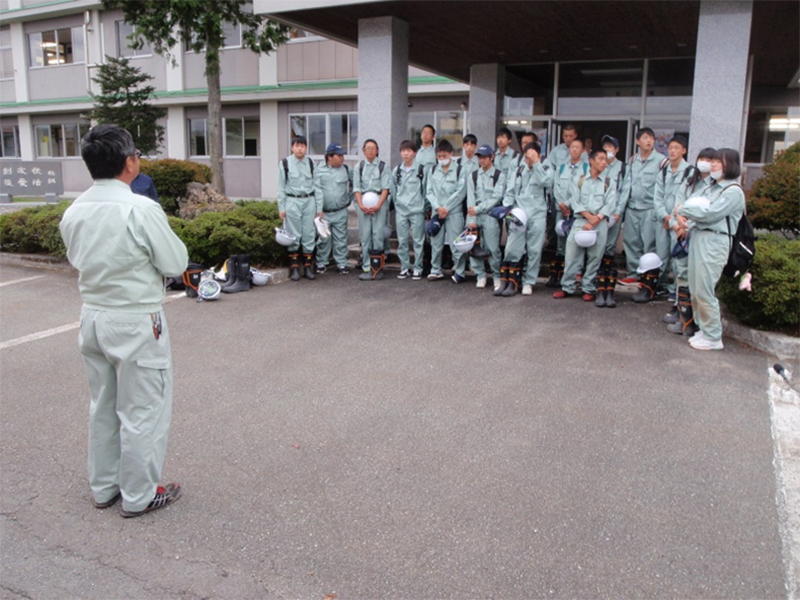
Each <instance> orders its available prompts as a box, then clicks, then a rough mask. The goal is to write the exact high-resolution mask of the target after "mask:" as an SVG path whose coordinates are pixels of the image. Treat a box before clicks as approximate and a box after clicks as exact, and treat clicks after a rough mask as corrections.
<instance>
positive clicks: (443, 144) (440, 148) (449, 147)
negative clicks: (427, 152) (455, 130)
mask: <svg viewBox="0 0 800 600" xmlns="http://www.w3.org/2000/svg"><path fill="white" fill-rule="evenodd" d="M452 151H453V144H451V143H450V142H449V141H447V140H440V141H439V143H438V144H436V153H437V154H438V153H439V152H452Z"/></svg>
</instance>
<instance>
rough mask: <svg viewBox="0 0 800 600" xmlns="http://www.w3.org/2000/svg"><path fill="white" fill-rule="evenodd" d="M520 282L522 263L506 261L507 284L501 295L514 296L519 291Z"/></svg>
mask: <svg viewBox="0 0 800 600" xmlns="http://www.w3.org/2000/svg"><path fill="white" fill-rule="evenodd" d="M521 283H522V263H521V262H512V263H508V285H506V288H505V289H504V290H503V296H514V295H516V293H517V292H518V291H519V286H520V284H521Z"/></svg>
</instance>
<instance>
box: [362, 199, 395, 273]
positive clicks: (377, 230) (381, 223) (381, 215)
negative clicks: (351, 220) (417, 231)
mask: <svg viewBox="0 0 800 600" xmlns="http://www.w3.org/2000/svg"><path fill="white" fill-rule="evenodd" d="M356 210H357V211H358V232H359V235H360V236H361V264H362V269H363V270H364V272H365V273H369V252H370V250H371V249H374V250H375V252H383V251H384V248H383V245H384V242H385V240H386V215H387V214H388V213H389V202H388V201H386V202H384V203H383V206H381V208H380V210H379V211H378V212H376V213H374V214H371V215H366V214H364V211H362V210H361V209H360V208H358V209H356Z"/></svg>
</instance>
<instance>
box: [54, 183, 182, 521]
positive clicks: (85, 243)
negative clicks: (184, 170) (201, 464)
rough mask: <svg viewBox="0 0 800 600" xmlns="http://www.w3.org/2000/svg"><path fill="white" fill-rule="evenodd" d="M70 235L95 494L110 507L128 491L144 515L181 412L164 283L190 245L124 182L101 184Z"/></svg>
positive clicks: (85, 199) (72, 212)
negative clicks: (176, 408) (176, 405)
mask: <svg viewBox="0 0 800 600" xmlns="http://www.w3.org/2000/svg"><path fill="white" fill-rule="evenodd" d="M60 229H61V237H62V238H63V239H64V244H65V245H66V247H67V257H68V258H69V262H70V263H71V264H72V266H74V267H75V268H76V269H77V270H78V272H79V273H80V276H79V278H78V287H79V288H80V292H81V298H82V299H83V308H82V309H81V328H80V335H79V336H78V341H79V345H80V349H81V354H82V355H83V361H84V364H85V366H86V373H87V375H88V379H89V390H90V393H91V404H90V408H89V460H88V466H89V483H90V485H91V488H92V494H93V495H94V499H95V501H96V502H108V501H109V500H111V499H112V498H114V497H115V496H116V495H117V493H119V492H121V493H122V507H123V508H124V509H125V510H126V511H131V512H140V511H143V510H144V509H145V508H147V505H148V504H149V503H150V502H151V501H152V500H153V498H154V497H155V494H156V487H157V486H158V482H159V480H160V479H161V469H162V467H163V465H164V456H165V454H166V449H167V438H168V436H169V425H170V419H171V416H172V359H171V351H170V343H169V329H168V327H167V321H166V317H165V315H164V312H163V310H162V309H161V304H162V302H163V301H164V295H165V291H164V278H165V277H178V276H179V275H181V274H182V273H183V272H184V271H185V270H186V265H187V263H188V257H187V254H186V247H185V246H184V245H183V242H181V240H180V239H179V238H178V237H177V236H176V235H175V234H174V233H173V232H172V229H170V226H169V223H168V222H167V217H166V215H164V211H163V210H162V209H161V206H160V205H159V204H158V203H156V202H153V201H152V200H150V198H146V197H144V196H139V195H137V194H134V193H133V192H131V189H130V187H129V186H128V185H127V184H125V183H124V182H122V181H120V180H118V179H100V180H97V181H95V182H94V185H93V186H92V187H91V188H89V189H88V190H87V191H86V192H84V193H83V194H82V195H81V196H79V197H78V199H77V200H75V201H74V202H73V203H72V206H70V207H69V208H68V209H67V211H66V212H65V213H64V217H63V218H62V220H61V225H60ZM158 323H160V326H161V333H160V334H158V335H156V332H154V327H155V325H156V324H158Z"/></svg>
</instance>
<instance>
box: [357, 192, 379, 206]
mask: <svg viewBox="0 0 800 600" xmlns="http://www.w3.org/2000/svg"><path fill="white" fill-rule="evenodd" d="M380 201H381V197H380V196H378V194H376V193H375V192H364V193H363V194H362V195H361V204H363V205H364V208H375V207H376V206H378V203H379V202H380Z"/></svg>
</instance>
